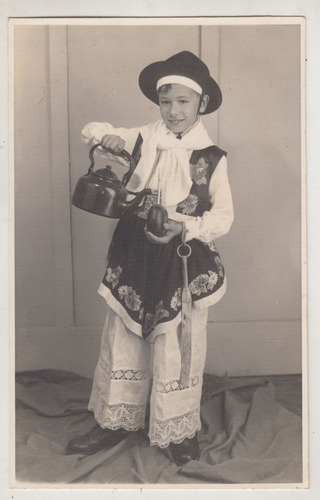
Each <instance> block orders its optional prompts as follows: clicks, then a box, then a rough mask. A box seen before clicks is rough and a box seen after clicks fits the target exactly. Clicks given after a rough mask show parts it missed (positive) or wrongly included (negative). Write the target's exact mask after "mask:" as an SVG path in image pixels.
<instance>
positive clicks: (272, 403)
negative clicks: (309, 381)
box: [16, 370, 302, 487]
mask: <svg viewBox="0 0 320 500" xmlns="http://www.w3.org/2000/svg"><path fill="white" fill-rule="evenodd" d="M91 386H92V381H90V380H88V379H86V378H84V377H81V376H79V375H76V374H73V373H69V372H63V371H60V370H40V371H36V372H23V373H18V374H17V376H16V481H17V484H23V483H33V486H32V487H35V486H36V485H35V484H34V483H39V484H48V485H49V484H51V487H54V485H55V484H56V485H58V484H74V483H81V484H82V483H83V484H88V485H92V484H99V485H104V486H105V487H107V486H108V485H110V487H111V486H114V485H121V484H123V485H130V484H132V485H143V484H170V485H173V484H188V485H192V484H195V485H199V484H203V485H204V487H205V486H206V485H209V484H225V483H229V484H230V483H231V484H273V483H274V484H277V483H301V482H302V419H301V377H299V376H291V377H290V376H284V377H281V376H278V377H269V378H266V377H240V378H228V377H215V376H211V375H205V377H204V387H203V396H202V405H201V419H202V430H201V431H200V432H199V434H198V438H199V444H200V450H201V456H200V460H199V461H191V462H189V463H188V464H186V465H184V466H180V467H178V466H177V465H176V464H174V463H173V462H172V460H171V456H170V452H169V451H168V450H160V449H159V448H157V447H156V446H150V445H149V442H148V438H147V435H146V432H145V431H140V432H137V433H131V434H129V436H128V437H127V438H126V439H125V440H124V441H122V442H121V443H119V444H118V445H117V446H114V447H112V448H111V449H105V450H102V451H100V452H98V453H96V454H94V455H91V456H84V455H66V454H65V446H66V444H67V442H68V441H69V440H70V439H72V438H74V437H76V436H79V435H82V434H84V433H86V432H88V430H90V429H91V428H92V427H93V426H94V425H95V420H94V418H93V415H92V413H91V412H89V411H88V410H87V403H88V400H89V395H90V390H91ZM88 487H90V486H88Z"/></svg>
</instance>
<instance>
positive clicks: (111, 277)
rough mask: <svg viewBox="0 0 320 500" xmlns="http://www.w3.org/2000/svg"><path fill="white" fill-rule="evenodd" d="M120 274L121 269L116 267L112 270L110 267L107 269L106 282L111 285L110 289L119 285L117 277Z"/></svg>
mask: <svg viewBox="0 0 320 500" xmlns="http://www.w3.org/2000/svg"><path fill="white" fill-rule="evenodd" d="M121 273H122V267H120V266H118V267H115V268H114V269H112V268H111V267H108V268H107V274H106V281H107V282H108V283H111V285H112V288H115V287H116V286H117V285H118V283H119V277H120V274H121Z"/></svg>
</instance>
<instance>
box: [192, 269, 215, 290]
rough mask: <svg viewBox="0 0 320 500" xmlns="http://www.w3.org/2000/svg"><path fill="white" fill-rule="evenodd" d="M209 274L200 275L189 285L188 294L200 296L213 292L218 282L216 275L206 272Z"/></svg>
mask: <svg viewBox="0 0 320 500" xmlns="http://www.w3.org/2000/svg"><path fill="white" fill-rule="evenodd" d="M208 272H209V274H200V275H199V276H197V277H196V278H195V279H194V280H192V281H191V283H190V285H189V289H190V292H191V293H193V294H194V295H198V296H199V295H201V294H202V293H207V292H208V291H209V290H213V289H214V286H215V285H216V284H217V282H218V275H217V273H215V272H213V271H208Z"/></svg>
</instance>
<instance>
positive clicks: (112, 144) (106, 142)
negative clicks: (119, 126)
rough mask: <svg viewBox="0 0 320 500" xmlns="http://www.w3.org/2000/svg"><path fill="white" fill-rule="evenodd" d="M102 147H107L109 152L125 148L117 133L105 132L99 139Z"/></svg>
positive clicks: (119, 151) (117, 151)
mask: <svg viewBox="0 0 320 500" xmlns="http://www.w3.org/2000/svg"><path fill="white" fill-rule="evenodd" d="M100 142H101V144H102V147H103V148H104V149H109V150H110V151H111V153H116V154H118V153H121V152H122V151H123V150H124V149H125V145H126V143H125V141H124V140H123V139H122V138H121V137H120V136H119V135H113V134H106V135H104V136H103V137H102V139H101V141H100Z"/></svg>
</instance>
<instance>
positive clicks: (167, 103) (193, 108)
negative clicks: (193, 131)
mask: <svg viewBox="0 0 320 500" xmlns="http://www.w3.org/2000/svg"><path fill="white" fill-rule="evenodd" d="M204 97H207V96H204ZM199 104H200V95H199V94H198V93H197V92H195V91H194V90H192V89H190V88H189V87H185V86H184V85H180V84H178V83H173V84H171V86H170V88H169V90H168V91H167V92H166V93H164V92H160V95H159V105H160V114H161V117H162V119H163V121H164V122H165V124H166V125H167V127H168V129H170V130H171V131H172V132H174V133H175V134H178V133H183V132H184V131H185V130H187V129H188V128H190V127H191V126H192V125H193V124H194V123H195V122H196V121H197V119H198V113H199V111H200V112H203V111H204V110H205V109H206V107H207V100H206V99H204V100H203V102H202V103H201V106H200V109H199Z"/></svg>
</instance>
